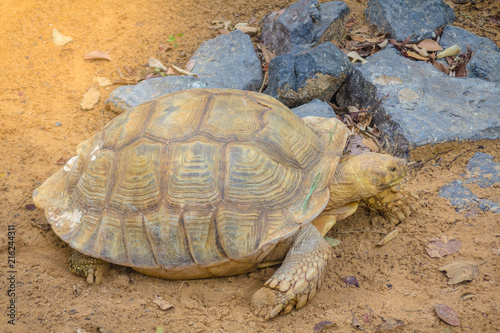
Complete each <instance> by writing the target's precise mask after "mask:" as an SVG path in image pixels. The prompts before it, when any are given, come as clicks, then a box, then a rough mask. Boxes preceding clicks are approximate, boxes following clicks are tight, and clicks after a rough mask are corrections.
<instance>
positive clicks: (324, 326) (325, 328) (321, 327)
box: [313, 320, 335, 333]
mask: <svg viewBox="0 0 500 333" xmlns="http://www.w3.org/2000/svg"><path fill="white" fill-rule="evenodd" d="M334 326H335V324H334V323H332V322H331V321H326V320H325V321H322V322H319V323H317V324H316V325H314V328H313V332H314V333H320V332H329V331H330V329H331V328H333V327H334Z"/></svg>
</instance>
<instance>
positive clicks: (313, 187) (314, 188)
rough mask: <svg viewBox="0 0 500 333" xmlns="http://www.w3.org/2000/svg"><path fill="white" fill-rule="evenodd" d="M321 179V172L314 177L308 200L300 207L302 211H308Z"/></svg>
mask: <svg viewBox="0 0 500 333" xmlns="http://www.w3.org/2000/svg"><path fill="white" fill-rule="evenodd" d="M320 177H321V172H320V173H318V174H317V175H316V177H314V180H313V183H312V185H311V189H310V190H309V193H308V194H307V197H306V200H304V203H303V204H302V206H301V207H300V208H301V209H302V211H305V210H306V207H307V204H308V203H309V200H310V199H311V196H312V194H313V192H314V191H315V190H316V187H318V183H319V179H320Z"/></svg>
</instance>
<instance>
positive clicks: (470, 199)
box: [439, 180, 500, 213]
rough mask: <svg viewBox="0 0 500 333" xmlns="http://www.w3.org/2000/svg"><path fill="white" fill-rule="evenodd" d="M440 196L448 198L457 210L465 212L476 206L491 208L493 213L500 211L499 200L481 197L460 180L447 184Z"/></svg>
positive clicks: (442, 188) (441, 190) (485, 208)
mask: <svg viewBox="0 0 500 333" xmlns="http://www.w3.org/2000/svg"><path fill="white" fill-rule="evenodd" d="M439 196H440V197H442V198H445V199H448V200H449V201H450V203H451V205H452V206H455V207H456V208H457V211H460V212H463V211H468V210H472V211H473V210H474V208H475V207H478V208H479V209H481V210H483V211H487V210H490V211H492V212H493V213H500V206H499V203H498V202H494V201H493V200H489V199H480V198H479V197H478V196H477V195H475V194H474V193H473V192H472V191H471V190H469V189H468V188H467V187H465V186H464V185H463V183H462V181H460V180H454V181H453V182H451V183H449V184H446V185H445V186H443V187H441V189H440V190H439Z"/></svg>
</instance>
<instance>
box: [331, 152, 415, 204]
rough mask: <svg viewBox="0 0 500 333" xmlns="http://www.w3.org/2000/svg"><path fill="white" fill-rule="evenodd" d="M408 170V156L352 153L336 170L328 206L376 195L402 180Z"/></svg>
mask: <svg viewBox="0 0 500 333" xmlns="http://www.w3.org/2000/svg"><path fill="white" fill-rule="evenodd" d="M407 171H408V163H407V162H406V160H404V159H401V158H397V157H394V156H391V155H385V154H378V153H364V154H361V155H356V156H348V157H347V158H345V159H344V160H343V161H341V162H340V164H339V165H338V167H337V169H336V171H335V176H334V177H333V181H332V183H331V184H330V201H329V205H328V206H329V207H331V208H334V207H340V206H342V205H345V204H347V203H350V202H355V201H358V200H360V199H367V198H370V197H373V196H376V195H378V194H380V193H381V192H383V191H384V190H386V189H388V188H391V187H393V186H395V185H397V184H399V183H400V182H401V181H402V180H403V179H404V177H406V174H407Z"/></svg>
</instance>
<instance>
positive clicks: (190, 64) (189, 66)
mask: <svg viewBox="0 0 500 333" xmlns="http://www.w3.org/2000/svg"><path fill="white" fill-rule="evenodd" d="M194 65H196V60H189V61H188V62H187V63H186V70H187V71H188V72H192V71H193V68H194Z"/></svg>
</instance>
